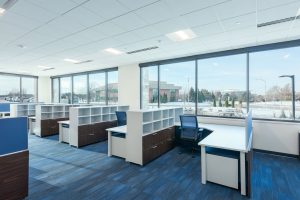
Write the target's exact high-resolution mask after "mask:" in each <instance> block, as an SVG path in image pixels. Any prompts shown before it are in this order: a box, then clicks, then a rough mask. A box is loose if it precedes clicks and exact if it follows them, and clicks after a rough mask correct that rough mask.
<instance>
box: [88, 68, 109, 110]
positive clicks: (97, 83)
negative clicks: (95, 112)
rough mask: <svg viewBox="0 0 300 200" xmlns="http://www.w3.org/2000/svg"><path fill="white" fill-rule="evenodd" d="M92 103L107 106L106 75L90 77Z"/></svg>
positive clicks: (92, 75) (91, 75)
mask: <svg viewBox="0 0 300 200" xmlns="http://www.w3.org/2000/svg"><path fill="white" fill-rule="evenodd" d="M89 93H90V103H100V104H105V103H106V101H105V99H106V94H105V73H104V72H103V73H96V74H90V75H89Z"/></svg>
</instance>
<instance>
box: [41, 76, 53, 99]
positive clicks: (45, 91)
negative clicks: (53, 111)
mask: <svg viewBox="0 0 300 200" xmlns="http://www.w3.org/2000/svg"><path fill="white" fill-rule="evenodd" d="M38 100H39V102H45V103H51V79H50V77H49V76H40V77H39V78H38Z"/></svg>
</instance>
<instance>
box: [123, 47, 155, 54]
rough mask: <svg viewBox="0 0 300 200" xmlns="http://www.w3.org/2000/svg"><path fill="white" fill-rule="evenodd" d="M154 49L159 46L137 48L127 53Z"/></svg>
mask: <svg viewBox="0 0 300 200" xmlns="http://www.w3.org/2000/svg"><path fill="white" fill-rule="evenodd" d="M153 49H158V46H153V47H148V48H143V49H137V50H134V51H128V52H126V53H127V54H134V53H140V52H143V51H150V50H153Z"/></svg>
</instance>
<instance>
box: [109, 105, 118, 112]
mask: <svg viewBox="0 0 300 200" xmlns="http://www.w3.org/2000/svg"><path fill="white" fill-rule="evenodd" d="M117 108H118V107H117V106H113V107H110V113H116V111H117Z"/></svg>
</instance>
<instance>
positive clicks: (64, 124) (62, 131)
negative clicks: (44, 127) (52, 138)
mask: <svg viewBox="0 0 300 200" xmlns="http://www.w3.org/2000/svg"><path fill="white" fill-rule="evenodd" d="M57 123H58V125H59V142H66V143H69V140H70V139H69V137H70V136H69V125H70V121H68V120H67V121H59V122H57Z"/></svg>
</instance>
